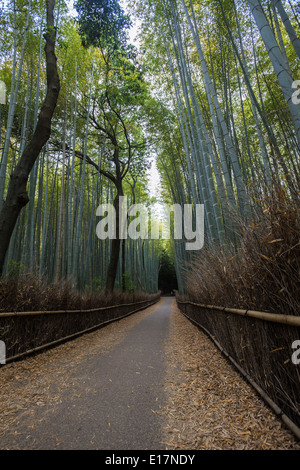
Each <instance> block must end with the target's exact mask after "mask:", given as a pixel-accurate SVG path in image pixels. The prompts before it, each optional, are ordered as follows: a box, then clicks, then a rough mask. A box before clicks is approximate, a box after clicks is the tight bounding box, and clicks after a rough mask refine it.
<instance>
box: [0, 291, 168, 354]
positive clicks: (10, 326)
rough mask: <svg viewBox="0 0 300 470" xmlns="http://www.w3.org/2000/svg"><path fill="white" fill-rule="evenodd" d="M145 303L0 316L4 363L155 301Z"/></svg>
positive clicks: (89, 329) (2, 314)
mask: <svg viewBox="0 0 300 470" xmlns="http://www.w3.org/2000/svg"><path fill="white" fill-rule="evenodd" d="M159 299H160V295H153V296H152V297H150V298H148V299H147V300H143V301H139V302H135V303H128V304H125V303H124V304H120V305H112V306H108V307H103V308H93V309H89V310H69V311H68V310H59V311H42V312H19V313H15V312H13V313H1V314H0V341H3V342H4V344H5V349H6V363H8V362H12V361H13V360H16V359H19V358H22V357H24V356H26V355H28V354H31V353H33V352H37V351H40V350H43V349H45V348H48V347H51V346H54V345H57V344H59V343H61V342H63V341H67V340H70V339H73V338H75V337H77V336H79V335H81V334H84V333H88V332H89V331H92V330H95V329H97V328H100V327H102V326H105V325H107V324H108V323H111V322H113V321H116V320H120V319H122V318H125V317H126V316H128V315H131V314H133V313H135V312H138V311H140V310H143V309H145V308H147V307H150V306H151V305H153V304H155V303H156V302H158V301H159Z"/></svg>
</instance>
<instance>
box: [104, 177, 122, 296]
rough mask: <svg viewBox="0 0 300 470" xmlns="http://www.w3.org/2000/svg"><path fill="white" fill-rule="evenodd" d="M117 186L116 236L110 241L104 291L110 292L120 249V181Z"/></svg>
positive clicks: (115, 206) (112, 287)
mask: <svg viewBox="0 0 300 470" xmlns="http://www.w3.org/2000/svg"><path fill="white" fill-rule="evenodd" d="M116 186H117V195H116V197H115V200H114V208H115V211H116V225H115V227H116V236H115V238H113V239H112V241H111V255H110V261H109V265H108V270H107V277H106V291H107V292H112V291H113V290H114V287H115V281H116V276H117V270H118V263H119V257H120V247H121V239H120V230H119V229H120V205H119V200H120V197H121V196H123V187H122V181H120V182H119V183H117V184H116Z"/></svg>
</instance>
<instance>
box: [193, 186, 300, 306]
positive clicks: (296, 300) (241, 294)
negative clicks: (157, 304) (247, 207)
mask: <svg viewBox="0 0 300 470" xmlns="http://www.w3.org/2000/svg"><path fill="white" fill-rule="evenodd" d="M299 215H300V214H299V208H296V207H295V206H294V205H293V204H292V203H291V202H290V201H289V199H288V198H287V196H286V195H285V193H283V192H277V194H276V195H273V196H272V197H270V198H267V199H265V200H264V201H262V203H261V207H260V208H259V209H257V212H256V216H255V217H253V219H252V221H251V222H250V223H248V224H240V232H241V244H240V247H239V248H238V250H237V251H236V250H234V251H233V250H230V249H221V248H206V249H203V250H201V252H200V253H199V255H198V256H197V257H196V258H195V259H194V261H193V263H192V266H189V271H188V272H187V273H186V278H187V282H186V285H187V296H188V298H189V299H190V300H193V301H195V302H198V303H206V304H212V305H222V306H226V307H236V308H245V309H255V310H261V311H269V312H270V311H271V312H278V313H285V314H289V315H299V311H300V309H299V308H300V240H299V233H300V222H299V221H300V217H299Z"/></svg>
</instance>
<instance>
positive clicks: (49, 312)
mask: <svg viewBox="0 0 300 470" xmlns="http://www.w3.org/2000/svg"><path fill="white" fill-rule="evenodd" d="M151 301H152V299H148V300H140V301H139V302H132V303H129V304H119V305H108V306H106V307H97V308H90V309H82V310H40V311H33V312H2V313H0V318H5V317H15V316H25V315H58V314H64V313H93V312H101V311H105V310H109V309H112V308H120V307H130V306H131V305H139V304H144V303H146V302H151Z"/></svg>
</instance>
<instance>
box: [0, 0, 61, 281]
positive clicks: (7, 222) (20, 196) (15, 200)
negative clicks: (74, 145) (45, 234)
mask: <svg viewBox="0 0 300 470" xmlns="http://www.w3.org/2000/svg"><path fill="white" fill-rule="evenodd" d="M54 6H55V0H47V32H46V33H45V35H44V38H45V41H46V45H45V55H46V70H47V86H48V88H47V94H46V97H45V101H44V104H43V106H42V109H41V112H40V115H39V118H38V121H37V125H36V129H35V132H34V134H33V136H32V139H31V140H30V142H29V143H28V144H27V145H26V147H25V149H24V151H23V153H22V155H21V158H20V160H19V162H18V164H17V166H16V168H15V170H14V172H13V174H12V175H11V177H10V182H9V186H8V191H7V196H6V200H5V201H4V202H3V207H2V210H1V212H0V275H2V271H3V265H4V260H5V255H6V251H7V249H8V246H9V241H10V238H11V235H12V233H13V230H14V227H15V224H16V222H17V219H18V216H19V214H20V212H21V210H22V208H23V207H24V206H26V204H27V203H28V201H29V197H28V193H27V182H28V177H29V174H30V171H31V170H32V168H33V165H34V163H35V161H36V160H37V158H38V156H39V154H40V151H41V150H42V148H43V146H44V145H45V144H46V142H47V141H48V139H49V137H50V134H51V121H52V117H53V113H54V110H55V107H56V103H57V100H58V95H59V91H60V80H59V75H58V71H57V60H56V56H55V41H56V29H55V27H54V14H53V11H54Z"/></svg>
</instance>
